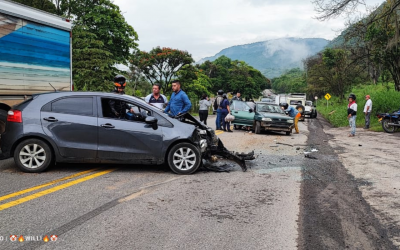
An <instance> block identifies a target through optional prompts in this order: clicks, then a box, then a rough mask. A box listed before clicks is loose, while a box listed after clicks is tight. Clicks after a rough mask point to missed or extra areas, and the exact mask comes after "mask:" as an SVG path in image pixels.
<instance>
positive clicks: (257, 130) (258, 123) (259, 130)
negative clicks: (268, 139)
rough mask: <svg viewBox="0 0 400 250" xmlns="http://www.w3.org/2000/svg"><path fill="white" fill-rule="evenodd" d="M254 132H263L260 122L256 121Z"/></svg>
mask: <svg viewBox="0 0 400 250" xmlns="http://www.w3.org/2000/svg"><path fill="white" fill-rule="evenodd" d="M254 133H256V134H260V133H261V123H260V122H258V121H257V122H256V126H255V128H254Z"/></svg>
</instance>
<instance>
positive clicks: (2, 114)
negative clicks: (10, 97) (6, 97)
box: [0, 109, 7, 134]
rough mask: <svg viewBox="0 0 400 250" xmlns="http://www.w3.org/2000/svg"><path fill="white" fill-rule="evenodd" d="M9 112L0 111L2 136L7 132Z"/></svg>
mask: <svg viewBox="0 0 400 250" xmlns="http://www.w3.org/2000/svg"><path fill="white" fill-rule="evenodd" d="M6 121H7V111H5V110H4V109H0V134H1V133H3V132H4V131H5V130H6Z"/></svg>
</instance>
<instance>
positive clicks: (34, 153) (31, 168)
mask: <svg viewBox="0 0 400 250" xmlns="http://www.w3.org/2000/svg"><path fill="white" fill-rule="evenodd" d="M52 160H53V153H52V151H51V149H50V147H49V145H47V143H45V142H44V141H42V140H39V139H28V140H25V141H22V142H20V143H19V144H18V146H17V147H16V148H15V151H14V162H15V164H16V165H17V167H18V168H20V169H21V170H22V171H23V172H27V173H39V172H43V171H44V170H45V169H47V168H48V167H49V166H50V164H51V162H52Z"/></svg>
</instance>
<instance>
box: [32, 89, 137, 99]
mask: <svg viewBox="0 0 400 250" xmlns="http://www.w3.org/2000/svg"><path fill="white" fill-rule="evenodd" d="M93 95H95V96H104V97H115V96H116V95H119V94H117V93H114V92H94V91H56V92H46V93H40V94H34V95H32V96H33V98H35V97H38V96H46V97H54V98H56V97H64V96H93ZM119 96H124V97H129V98H134V99H136V100H139V101H142V102H143V99H141V98H139V97H136V96H130V95H126V94H123V95H119Z"/></svg>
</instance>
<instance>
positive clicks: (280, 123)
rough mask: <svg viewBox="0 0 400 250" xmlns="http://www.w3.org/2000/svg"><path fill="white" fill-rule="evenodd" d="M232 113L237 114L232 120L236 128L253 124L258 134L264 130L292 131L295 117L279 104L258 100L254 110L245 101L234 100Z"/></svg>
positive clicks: (287, 132) (288, 133)
mask: <svg viewBox="0 0 400 250" xmlns="http://www.w3.org/2000/svg"><path fill="white" fill-rule="evenodd" d="M231 114H232V115H233V116H235V120H234V121H233V122H232V123H233V125H234V128H236V129H237V128H238V127H239V126H251V127H252V128H253V130H254V132H255V133H256V134H260V133H261V131H263V130H269V131H284V132H286V134H287V135H290V134H291V133H292V129H293V127H294V121H293V118H291V117H289V116H287V115H285V113H284V112H283V111H282V109H281V108H280V106H279V105H276V104H273V103H267V102H256V105H255V109H254V110H253V109H252V108H251V107H250V106H248V105H247V104H246V103H245V102H240V101H234V102H233V103H232V105H231Z"/></svg>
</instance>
